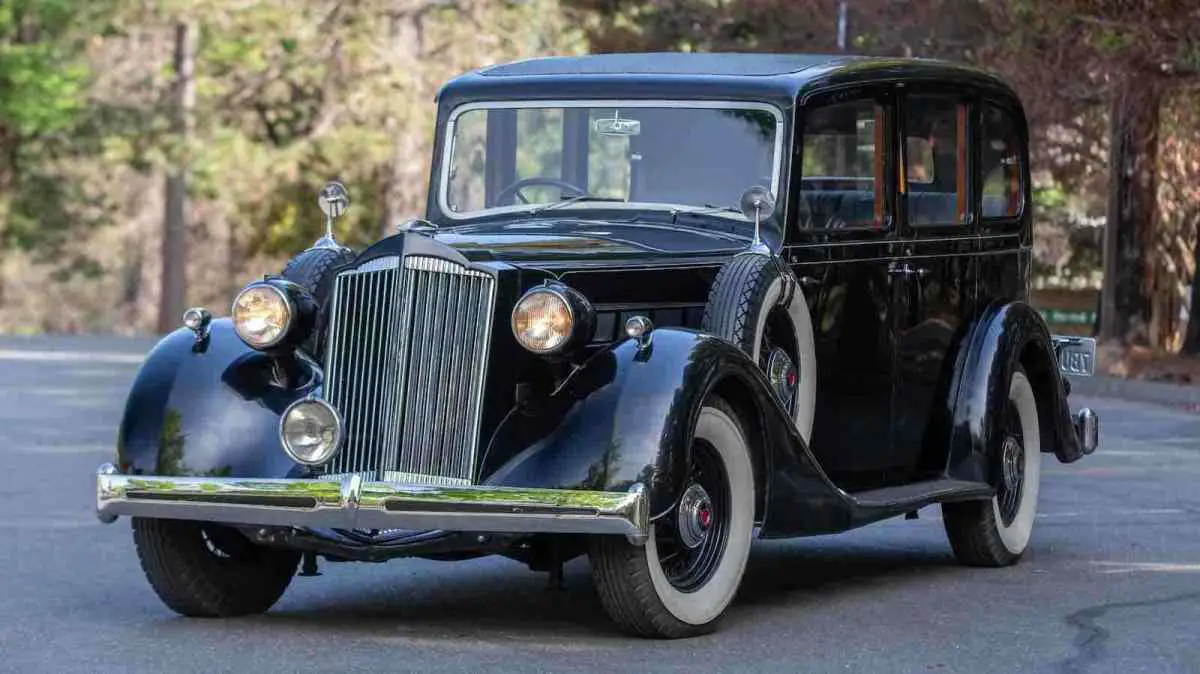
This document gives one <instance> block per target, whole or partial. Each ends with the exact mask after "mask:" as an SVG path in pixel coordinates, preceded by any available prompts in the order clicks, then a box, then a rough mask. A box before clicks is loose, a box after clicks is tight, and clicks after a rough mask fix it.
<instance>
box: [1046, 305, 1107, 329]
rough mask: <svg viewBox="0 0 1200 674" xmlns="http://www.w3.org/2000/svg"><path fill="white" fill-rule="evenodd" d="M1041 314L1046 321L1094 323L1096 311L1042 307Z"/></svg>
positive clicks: (1076, 323)
mask: <svg viewBox="0 0 1200 674" xmlns="http://www.w3.org/2000/svg"><path fill="white" fill-rule="evenodd" d="M1041 314H1042V318H1044V319H1046V322H1047V323H1059V324H1066V325H1094V324H1095V323H1096V312H1094V311H1068V310H1065V309H1042V310H1041Z"/></svg>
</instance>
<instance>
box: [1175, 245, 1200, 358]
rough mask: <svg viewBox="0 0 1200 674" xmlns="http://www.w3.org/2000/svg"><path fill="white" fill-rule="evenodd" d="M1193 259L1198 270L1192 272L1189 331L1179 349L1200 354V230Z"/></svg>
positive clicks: (1193, 248)
mask: <svg viewBox="0 0 1200 674" xmlns="http://www.w3.org/2000/svg"><path fill="white" fill-rule="evenodd" d="M1192 259H1193V260H1195V261H1196V270H1195V271H1194V272H1193V273H1192V301H1191V303H1190V304H1189V305H1188V322H1187V332H1186V333H1185V334H1184V336H1183V346H1182V347H1180V349H1179V351H1180V353H1186V354H1191V355H1200V232H1197V236H1196V243H1195V245H1194V246H1193V247H1192Z"/></svg>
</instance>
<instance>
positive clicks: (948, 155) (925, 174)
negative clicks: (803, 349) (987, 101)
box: [888, 90, 978, 484]
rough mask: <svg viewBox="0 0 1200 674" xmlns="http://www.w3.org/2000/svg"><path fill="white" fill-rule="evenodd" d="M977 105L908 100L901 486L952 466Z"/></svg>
mask: <svg viewBox="0 0 1200 674" xmlns="http://www.w3.org/2000/svg"><path fill="white" fill-rule="evenodd" d="M972 110H973V106H972V104H971V101H970V99H969V98H966V97H964V96H961V95H954V94H940V93H922V92H921V91H919V90H918V91H913V92H909V93H908V94H907V95H905V96H904V97H903V99H902V102H901V123H900V128H901V130H902V133H901V140H902V148H903V150H902V152H903V156H902V158H901V165H902V166H903V169H904V170H903V172H902V183H901V184H902V187H901V193H902V194H901V197H900V201H901V204H902V206H901V209H900V211H901V218H900V220H901V223H900V225H901V234H902V237H901V239H902V244H901V245H902V250H901V251H900V255H899V257H897V258H896V260H895V261H894V262H893V263H892V264H891V266H890V269H889V271H890V273H891V274H892V276H893V278H894V279H895V281H896V282H897V284H898V288H897V292H896V300H897V302H896V306H895V307H894V309H895V319H896V323H895V329H896V334H895V348H896V369H895V385H894V388H893V396H894V398H893V404H892V414H893V417H892V431H891V441H890V445H891V452H892V461H891V466H890V467H889V477H888V481H889V482H890V483H892V484H898V483H903V482H910V481H913V480H916V479H921V478H927V477H934V476H936V475H937V474H938V473H940V472H941V471H942V470H943V469H944V466H945V448H946V446H947V442H948V438H947V437H946V435H945V431H946V430H947V422H948V417H949V410H948V409H947V408H946V405H945V403H944V401H946V400H947V394H948V390H949V387H950V385H951V378H952V374H953V370H954V359H955V356H956V353H957V348H958V345H959V342H960V341H961V339H962V334H963V332H964V326H965V325H966V324H967V321H968V318H969V315H968V311H969V310H970V305H971V303H972V295H973V293H974V290H975V274H976V269H975V265H976V264H977V261H978V257H977V256H976V255H974V254H973V253H974V246H975V237H974V233H973V227H972V223H973V222H974V221H975V218H976V213H975V211H976V209H975V206H974V201H975V200H974V199H973V196H972V194H971V193H970V183H971V180H970V175H971V171H970V168H971V167H970V165H969V164H970V156H971V153H970V152H969V149H970V148H971V143H970V141H969V137H970V131H971V126H972V125H971V115H972Z"/></svg>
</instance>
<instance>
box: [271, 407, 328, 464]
mask: <svg viewBox="0 0 1200 674" xmlns="http://www.w3.org/2000/svg"><path fill="white" fill-rule="evenodd" d="M279 440H280V442H282V443H283V451H285V452H287V455H288V456H290V457H292V460H294V461H295V462H296V463H303V464H305V465H308V466H319V465H321V464H323V463H325V462H327V461H329V459H330V458H332V457H333V455H334V453H336V452H337V450H338V446H339V445H340V444H341V442H342V420H341V418H340V417H338V413H337V411H336V410H334V409H333V408H332V407H330V405H329V403H327V402H325V401H324V400H317V399H315V398H307V399H304V400H299V401H296V402H294V403H292V404H291V406H290V407H288V408H287V410H285V411H284V413H283V418H282V419H280V421H279Z"/></svg>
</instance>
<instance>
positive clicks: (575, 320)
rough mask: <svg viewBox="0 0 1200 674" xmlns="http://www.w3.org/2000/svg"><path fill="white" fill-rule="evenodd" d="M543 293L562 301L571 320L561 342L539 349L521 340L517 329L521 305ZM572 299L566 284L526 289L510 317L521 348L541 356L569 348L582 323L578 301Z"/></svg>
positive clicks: (515, 337)
mask: <svg viewBox="0 0 1200 674" xmlns="http://www.w3.org/2000/svg"><path fill="white" fill-rule="evenodd" d="M543 293H545V294H549V295H552V296H554V297H555V298H557V299H558V301H560V302H562V305H563V306H564V307H565V308H566V310H567V319H568V320H569V321H570V327H569V329H568V330H567V334H566V335H565V336H564V337H563V339H562V341H561V342H559V343H558V344H555V345H554V346H552V347H549V348H544V349H538V348H534V347H532V346H530V345H529V344H527V343H525V342H524V341H522V340H521V333H520V331H519V330H517V311H518V310H519V309H520V308H521V305H522V304H523V303H524V302H525V301H526V300H527V299H529V298H530V297H533V296H534V295H538V294H543ZM575 294H576V295H578V293H575ZM581 297H582V296H581ZM572 299H573V298H572V297H571V296H570V291H569V289H568V288H566V286H558V285H549V284H547V285H540V286H535V287H533V288H530V289H529V290H526V291H525V292H524V293H523V294H522V295H521V297H520V298H518V299H517V302H516V304H514V305H513V310H512V315H511V316H510V317H509V327H510V328H511V330H512V333H513V338H514V339H516V340H517V344H520V345H521V348H523V349H525V350H527V351H529V352H530V353H534V354H537V355H539V356H552V355H555V354H559V353H562V352H563V351H565V350H567V348H568V347H569V346H570V345H571V344H572V342H574V341H576V340H575V336H576V334H577V333H578V332H579V328H580V323H579V318H580V317H579V316H578V313H579V312H577V310H576V306H575V304H576V303H575V302H572Z"/></svg>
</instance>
